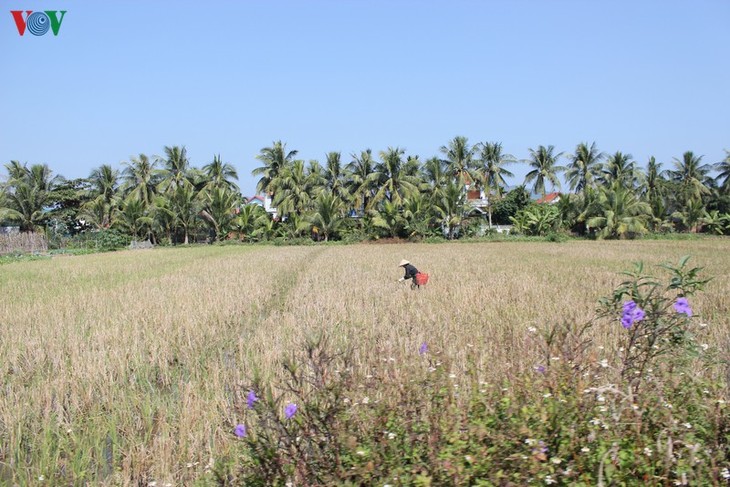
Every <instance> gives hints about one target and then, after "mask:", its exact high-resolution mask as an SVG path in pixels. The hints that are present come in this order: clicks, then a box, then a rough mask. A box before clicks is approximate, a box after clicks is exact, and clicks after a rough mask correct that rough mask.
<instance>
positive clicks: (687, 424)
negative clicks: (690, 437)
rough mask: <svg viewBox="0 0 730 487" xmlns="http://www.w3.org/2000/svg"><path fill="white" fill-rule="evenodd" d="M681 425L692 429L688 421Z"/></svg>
mask: <svg viewBox="0 0 730 487" xmlns="http://www.w3.org/2000/svg"><path fill="white" fill-rule="evenodd" d="M682 426H684V427H685V428H687V429H688V430H691V429H692V425H691V424H690V423H682Z"/></svg>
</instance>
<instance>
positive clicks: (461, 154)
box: [440, 136, 475, 187]
mask: <svg viewBox="0 0 730 487" xmlns="http://www.w3.org/2000/svg"><path fill="white" fill-rule="evenodd" d="M440 150H441V153H442V154H444V155H445V156H446V159H445V161H444V162H445V163H446V171H447V173H448V174H449V175H450V176H451V177H453V178H455V179H456V180H457V181H458V182H459V183H460V184H461V185H462V187H463V186H464V185H465V184H470V183H472V182H473V181H474V179H475V178H474V174H473V173H472V167H471V166H472V158H473V157H474V148H473V147H470V146H469V140H468V139H467V138H466V137H462V136H456V137H454V138H453V139H451V141H449V145H448V146H445V145H442V146H441V149H440Z"/></svg>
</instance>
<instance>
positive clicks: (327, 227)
mask: <svg viewBox="0 0 730 487" xmlns="http://www.w3.org/2000/svg"><path fill="white" fill-rule="evenodd" d="M308 222H309V225H311V226H312V227H313V229H314V228H316V231H317V232H318V233H319V234H321V235H323V236H324V241H325V242H327V241H328V240H329V238H330V237H331V236H332V235H334V234H336V233H337V231H338V230H339V228H340V227H341V226H342V224H343V223H344V222H345V204H344V202H343V201H342V200H341V199H340V198H339V197H337V196H336V195H334V194H333V193H332V192H331V191H329V190H325V191H322V192H321V193H320V194H319V196H318V197H317V200H316V201H315V204H314V210H313V212H312V214H311V215H309V218H308Z"/></svg>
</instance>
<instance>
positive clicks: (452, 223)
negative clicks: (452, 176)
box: [434, 181, 466, 240]
mask: <svg viewBox="0 0 730 487" xmlns="http://www.w3.org/2000/svg"><path fill="white" fill-rule="evenodd" d="M434 209H435V210H436V212H437V217H436V222H437V223H439V224H440V225H441V228H442V229H443V230H444V231H445V232H446V237H447V238H448V239H449V240H452V239H454V238H456V236H457V234H458V231H459V229H460V227H461V225H462V224H463V223H464V221H465V220H466V211H465V209H466V193H464V191H463V186H462V184H461V183H459V182H454V181H449V182H448V184H447V185H446V187H445V188H444V191H443V194H442V195H441V197H440V198H438V199H437V200H436V201H434Z"/></svg>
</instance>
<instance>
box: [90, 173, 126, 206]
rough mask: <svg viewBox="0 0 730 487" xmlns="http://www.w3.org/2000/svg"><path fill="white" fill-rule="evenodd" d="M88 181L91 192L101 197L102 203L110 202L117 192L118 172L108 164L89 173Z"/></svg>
mask: <svg viewBox="0 0 730 487" xmlns="http://www.w3.org/2000/svg"><path fill="white" fill-rule="evenodd" d="M88 181H89V184H90V185H91V191H92V192H93V193H94V194H95V195H96V196H101V197H102V198H103V199H104V201H106V202H111V201H112V200H113V199H114V197H116V195H117V191H118V190H119V171H118V170H116V169H114V168H112V167H111V166H110V165H109V164H102V165H101V166H99V167H98V168H96V169H94V170H93V171H91V174H90V175H89V177H88Z"/></svg>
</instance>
